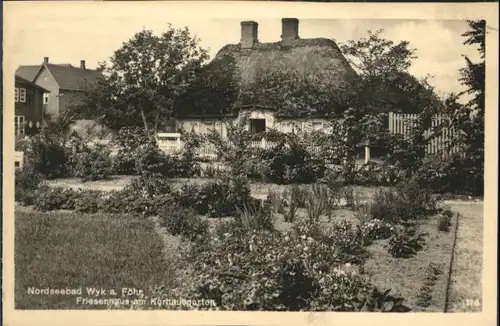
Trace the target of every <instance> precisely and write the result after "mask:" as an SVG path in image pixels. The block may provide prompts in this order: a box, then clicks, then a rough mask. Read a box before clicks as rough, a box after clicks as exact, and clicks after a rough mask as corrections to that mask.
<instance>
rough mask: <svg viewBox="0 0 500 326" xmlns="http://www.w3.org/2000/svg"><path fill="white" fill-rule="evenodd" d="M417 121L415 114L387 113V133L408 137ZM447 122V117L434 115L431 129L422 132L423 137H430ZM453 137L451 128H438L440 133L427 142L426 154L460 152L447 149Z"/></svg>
mask: <svg viewBox="0 0 500 326" xmlns="http://www.w3.org/2000/svg"><path fill="white" fill-rule="evenodd" d="M417 119H418V115H417V114H400V113H393V112H391V113H389V131H390V132H391V133H393V134H398V135H403V136H408V135H409V134H410V132H411V128H412V127H415V126H416V123H417ZM447 121H448V117H447V116H445V115H442V114H439V115H435V116H434V117H433V118H432V122H431V128H430V129H428V130H426V131H425V132H424V136H425V137H430V136H431V135H432V134H433V133H434V130H435V128H437V127H439V126H443V124H444V123H445V122H447ZM454 136H455V130H454V129H453V128H448V127H444V128H440V132H439V133H438V134H436V135H435V137H433V138H432V139H430V140H429V143H428V144H427V149H426V152H427V154H437V153H447V154H455V153H458V152H459V151H460V148H459V147H458V146H454V147H453V148H451V149H450V148H449V141H451V140H452V139H453V137H454Z"/></svg>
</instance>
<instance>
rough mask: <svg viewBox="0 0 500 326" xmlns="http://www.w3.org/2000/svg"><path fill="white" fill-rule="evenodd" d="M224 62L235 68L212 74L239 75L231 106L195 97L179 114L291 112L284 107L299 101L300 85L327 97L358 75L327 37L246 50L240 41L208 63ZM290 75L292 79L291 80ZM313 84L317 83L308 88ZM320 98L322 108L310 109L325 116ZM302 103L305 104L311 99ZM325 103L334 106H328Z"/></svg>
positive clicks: (224, 49)
mask: <svg viewBox="0 0 500 326" xmlns="http://www.w3.org/2000/svg"><path fill="white" fill-rule="evenodd" d="M228 60H231V61H233V63H234V67H235V68H234V71H231V72H230V73H229V72H228V71H224V72H223V73H221V72H220V71H218V72H217V71H215V72H214V74H217V75H218V76H219V78H227V76H228V75H232V78H233V79H237V82H236V84H237V85H238V87H237V88H238V89H237V90H236V94H232V95H231V96H232V98H231V101H230V102H231V105H230V107H229V108H223V107H214V108H207V103H206V102H205V103H204V104H203V105H202V106H199V105H197V103H196V101H194V102H190V101H188V102H184V103H185V105H187V106H190V109H188V110H187V111H189V113H188V112H187V111H185V110H186V107H184V108H179V110H180V111H184V112H178V113H179V114H180V115H181V116H183V115H184V114H182V113H185V114H187V115H200V114H203V113H206V114H209V113H210V114H217V113H219V112H220V113H224V112H225V111H226V110H231V109H233V110H235V109H236V110H237V109H238V108H240V107H242V106H249V105H256V106H266V107H275V109H276V110H277V111H278V113H279V114H278V115H290V114H285V112H284V110H285V109H286V108H284V107H285V106H289V105H294V103H296V102H301V100H300V99H298V98H299V97H301V96H303V95H302V94H292V93H300V92H301V91H300V90H301V89H303V88H304V86H307V87H309V89H308V91H307V94H316V93H317V94H318V96H317V97H318V98H320V97H323V98H325V96H330V95H332V96H337V95H338V94H337V93H339V92H344V91H345V90H346V89H347V88H349V87H351V86H352V83H353V82H354V81H356V80H357V78H358V76H357V74H356V72H355V71H354V69H352V67H351V66H350V65H349V63H348V61H347V60H346V58H345V57H344V56H343V54H342V53H341V51H340V49H339V47H338V45H337V44H336V43H335V41H333V40H331V39H326V38H311V39H300V38H296V39H292V40H290V39H289V40H287V41H286V42H284V41H283V40H282V41H278V42H270V43H259V42H255V43H254V44H253V45H251V47H250V48H249V47H248V46H242V43H241V42H240V43H238V44H228V45H225V46H224V47H222V48H221V49H220V50H219V52H218V53H217V55H216V56H215V57H214V59H213V60H212V62H211V64H213V65H215V66H218V67H219V68H220V66H221V65H224V64H223V62H224V61H228ZM291 76H293V78H291ZM280 78H281V79H280ZM290 79H294V80H293V81H290ZM280 80H281V81H282V82H283V83H285V84H287V87H288V88H287V87H283V85H281V84H280ZM225 84H227V82H226V83H225ZM306 84H307V85H306ZM311 85H315V86H314V87H311ZM285 88H287V89H285ZM277 92H278V93H279V92H281V94H277ZM302 92H304V91H303V90H302ZM226 95H227V94H226ZM280 96H281V97H282V98H280ZM294 96H295V100H291V102H293V103H288V104H287V103H284V102H286V100H287V99H289V98H294ZM308 96H310V95H308ZM204 101H206V97H204ZM313 102H314V101H313ZM324 102H325V103H321V104H318V105H319V106H322V108H321V109H319V108H311V109H312V111H314V112H316V111H317V112H320V111H321V113H319V114H323V113H324V112H323V111H325V109H326V107H327V106H329V105H327V104H326V103H327V102H326V100H324ZM188 103H189V104H188ZM304 103H307V105H308V106H309V104H308V103H309V101H306V102H304ZM311 103H312V102H311ZM311 105H312V106H314V105H315V104H311ZM278 106H281V107H278ZM303 106H304V105H303ZM333 106H334V105H333ZM329 107H330V109H332V110H335V108H332V105H330V106H329ZM285 111H286V110H285ZM299 111H300V110H299ZM294 112H295V111H294ZM226 113H228V112H226ZM293 114H295V113H293ZM184 116H185V115H184Z"/></svg>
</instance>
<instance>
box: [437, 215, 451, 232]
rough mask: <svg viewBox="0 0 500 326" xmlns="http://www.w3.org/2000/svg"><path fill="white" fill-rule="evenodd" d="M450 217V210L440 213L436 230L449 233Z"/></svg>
mask: <svg viewBox="0 0 500 326" xmlns="http://www.w3.org/2000/svg"><path fill="white" fill-rule="evenodd" d="M452 217H453V212H452V211H450V210H445V211H443V212H442V213H440V214H439V217H438V230H439V231H443V232H450V228H451V224H452V223H451V219H452Z"/></svg>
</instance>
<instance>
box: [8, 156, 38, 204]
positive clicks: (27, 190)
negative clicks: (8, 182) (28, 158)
mask: <svg viewBox="0 0 500 326" xmlns="http://www.w3.org/2000/svg"><path fill="white" fill-rule="evenodd" d="M42 180H43V179H42V175H41V174H40V173H39V172H38V171H36V170H35V169H33V168H32V167H31V166H29V165H28V166H24V168H23V170H16V174H15V188H14V198H15V201H17V202H20V203H21V204H23V205H32V204H33V203H34V201H35V191H36V190H37V189H38V187H39V186H40V184H41V183H42Z"/></svg>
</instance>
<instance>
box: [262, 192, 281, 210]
mask: <svg viewBox="0 0 500 326" xmlns="http://www.w3.org/2000/svg"><path fill="white" fill-rule="evenodd" d="M266 202H268V203H269V204H270V205H271V209H272V210H273V212H274V213H275V214H283V212H284V209H283V198H282V196H281V194H280V192H278V191H276V190H272V189H269V191H268V195H267V198H266Z"/></svg>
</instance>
